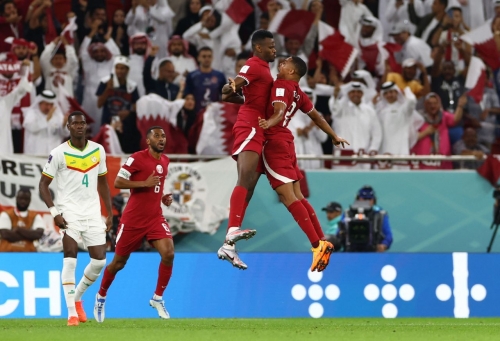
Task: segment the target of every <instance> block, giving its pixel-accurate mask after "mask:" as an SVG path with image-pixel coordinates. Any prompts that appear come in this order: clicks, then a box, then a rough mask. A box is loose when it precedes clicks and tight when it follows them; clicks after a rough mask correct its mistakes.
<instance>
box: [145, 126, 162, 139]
mask: <svg viewBox="0 0 500 341" xmlns="http://www.w3.org/2000/svg"><path fill="white" fill-rule="evenodd" d="M155 129H161V130H163V127H160V126H152V127H150V128H149V129H148V131H147V133H146V137H147V138H149V135H151V133H152V132H153V130H155Z"/></svg>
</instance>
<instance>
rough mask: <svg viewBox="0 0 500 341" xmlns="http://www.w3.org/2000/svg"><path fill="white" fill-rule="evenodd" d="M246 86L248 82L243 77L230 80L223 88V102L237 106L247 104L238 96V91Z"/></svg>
mask: <svg viewBox="0 0 500 341" xmlns="http://www.w3.org/2000/svg"><path fill="white" fill-rule="evenodd" d="M246 84H247V81H246V80H245V79H243V78H241V77H236V78H235V79H232V78H228V83H227V84H225V85H224V86H223V87H222V101H223V102H229V103H236V104H243V103H245V99H244V98H243V97H241V96H240V95H239V94H238V91H240V89H241V88H242V87H243V86H244V85H246Z"/></svg>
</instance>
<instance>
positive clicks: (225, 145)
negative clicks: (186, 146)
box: [191, 102, 240, 155]
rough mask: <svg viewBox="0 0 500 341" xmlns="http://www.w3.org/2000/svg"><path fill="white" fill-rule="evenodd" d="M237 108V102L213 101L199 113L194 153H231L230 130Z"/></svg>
mask: <svg viewBox="0 0 500 341" xmlns="http://www.w3.org/2000/svg"><path fill="white" fill-rule="evenodd" d="M239 108H240V105H238V104H232V103H223V102H215V103H211V104H210V105H209V106H208V107H207V108H206V109H205V111H204V112H203V113H199V115H203V119H202V121H200V122H197V125H198V129H197V130H198V131H199V133H198V134H199V135H198V136H197V141H196V154H211V155H230V154H231V151H232V148H233V142H234V139H233V134H232V130H233V126H234V123H235V122H236V117H237V116H238V109H239ZM193 133H195V132H193ZM191 138H195V136H191Z"/></svg>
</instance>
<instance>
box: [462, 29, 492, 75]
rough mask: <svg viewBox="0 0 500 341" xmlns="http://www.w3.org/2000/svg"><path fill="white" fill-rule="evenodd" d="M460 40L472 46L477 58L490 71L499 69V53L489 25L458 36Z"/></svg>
mask: <svg viewBox="0 0 500 341" xmlns="http://www.w3.org/2000/svg"><path fill="white" fill-rule="evenodd" d="M460 39H462V40H463V41H465V42H466V43H467V44H469V45H472V46H473V47H474V49H475V50H476V51H477V53H478V55H479V57H480V58H481V59H482V60H483V61H484V62H485V63H486V65H488V66H489V67H490V68H491V69H492V70H496V69H498V68H500V53H499V52H498V49H497V45H496V43H495V39H494V36H493V32H492V31H491V24H490V23H486V24H484V25H482V26H479V27H478V28H476V29H474V30H472V31H470V32H468V33H466V34H464V35H462V36H460Z"/></svg>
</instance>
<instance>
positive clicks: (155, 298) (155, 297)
mask: <svg viewBox="0 0 500 341" xmlns="http://www.w3.org/2000/svg"><path fill="white" fill-rule="evenodd" d="M161 299H162V296H158V295H157V294H153V300H157V301H158V300H161Z"/></svg>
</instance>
